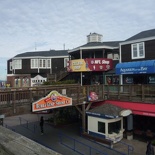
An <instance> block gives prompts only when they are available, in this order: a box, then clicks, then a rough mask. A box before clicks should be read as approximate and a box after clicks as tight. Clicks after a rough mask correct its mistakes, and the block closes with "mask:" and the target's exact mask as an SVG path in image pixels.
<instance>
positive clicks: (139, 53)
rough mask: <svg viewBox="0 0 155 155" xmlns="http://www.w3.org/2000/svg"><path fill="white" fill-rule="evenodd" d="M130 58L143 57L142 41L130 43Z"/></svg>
mask: <svg viewBox="0 0 155 155" xmlns="http://www.w3.org/2000/svg"><path fill="white" fill-rule="evenodd" d="M131 46H132V47H131V49H132V54H131V55H132V59H140V58H145V49H144V42H142V43H136V44H132V45H131Z"/></svg>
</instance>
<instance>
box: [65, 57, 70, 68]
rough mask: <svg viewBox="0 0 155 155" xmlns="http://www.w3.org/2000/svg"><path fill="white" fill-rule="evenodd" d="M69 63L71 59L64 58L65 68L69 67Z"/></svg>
mask: <svg viewBox="0 0 155 155" xmlns="http://www.w3.org/2000/svg"><path fill="white" fill-rule="evenodd" d="M68 61H69V58H64V67H67V62H68Z"/></svg>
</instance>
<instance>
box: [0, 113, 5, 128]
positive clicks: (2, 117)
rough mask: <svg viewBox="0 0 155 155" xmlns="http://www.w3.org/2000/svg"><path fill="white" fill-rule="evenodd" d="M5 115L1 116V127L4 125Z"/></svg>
mask: <svg viewBox="0 0 155 155" xmlns="http://www.w3.org/2000/svg"><path fill="white" fill-rule="evenodd" d="M4 117H5V116H4V115H0V125H2V126H3V119H4Z"/></svg>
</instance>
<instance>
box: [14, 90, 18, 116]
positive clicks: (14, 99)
mask: <svg viewBox="0 0 155 155" xmlns="http://www.w3.org/2000/svg"><path fill="white" fill-rule="evenodd" d="M16 92H17V91H14V92H13V114H15V113H16Z"/></svg>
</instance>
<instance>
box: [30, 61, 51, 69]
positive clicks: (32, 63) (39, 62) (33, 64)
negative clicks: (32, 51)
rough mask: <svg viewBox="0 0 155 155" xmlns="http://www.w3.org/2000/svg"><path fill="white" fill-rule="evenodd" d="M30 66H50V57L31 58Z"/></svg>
mask: <svg viewBox="0 0 155 155" xmlns="http://www.w3.org/2000/svg"><path fill="white" fill-rule="evenodd" d="M31 68H44V69H46V68H51V59H31Z"/></svg>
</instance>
